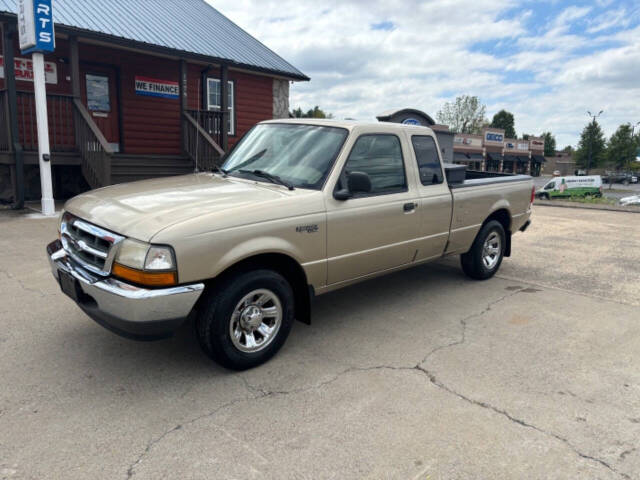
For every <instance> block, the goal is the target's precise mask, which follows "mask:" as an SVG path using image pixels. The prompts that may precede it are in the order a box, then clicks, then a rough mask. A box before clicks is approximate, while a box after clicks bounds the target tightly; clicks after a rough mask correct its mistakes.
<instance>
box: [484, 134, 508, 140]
mask: <svg viewBox="0 0 640 480" xmlns="http://www.w3.org/2000/svg"><path fill="white" fill-rule="evenodd" d="M484 139H485V141H487V142H502V141H504V135H503V134H501V133H492V132H487V133H486V134H485V137H484Z"/></svg>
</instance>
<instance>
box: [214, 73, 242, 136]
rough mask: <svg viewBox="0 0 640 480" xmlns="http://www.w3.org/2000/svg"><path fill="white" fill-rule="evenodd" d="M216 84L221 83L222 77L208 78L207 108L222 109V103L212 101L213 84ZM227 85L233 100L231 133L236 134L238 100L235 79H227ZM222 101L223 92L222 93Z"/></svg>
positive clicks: (230, 114)
mask: <svg viewBox="0 0 640 480" xmlns="http://www.w3.org/2000/svg"><path fill="white" fill-rule="evenodd" d="M212 83H213V84H216V85H220V79H219V78H207V110H220V105H214V104H211V103H210V100H211V95H210V92H211V84H212ZM227 85H228V89H229V93H230V94H231V101H230V102H229V132H228V133H229V135H235V133H236V121H235V120H236V118H235V116H236V115H235V113H236V112H235V108H234V104H235V100H236V94H235V89H234V87H233V80H228V81H227ZM216 88H219V87H216ZM220 101H222V92H221V93H220Z"/></svg>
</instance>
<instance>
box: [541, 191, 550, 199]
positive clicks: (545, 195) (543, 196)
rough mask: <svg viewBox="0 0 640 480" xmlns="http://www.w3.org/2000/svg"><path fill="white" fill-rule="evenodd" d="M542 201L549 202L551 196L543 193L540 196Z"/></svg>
mask: <svg viewBox="0 0 640 480" xmlns="http://www.w3.org/2000/svg"><path fill="white" fill-rule="evenodd" d="M540 199H541V200H549V194H548V193H541V194H540Z"/></svg>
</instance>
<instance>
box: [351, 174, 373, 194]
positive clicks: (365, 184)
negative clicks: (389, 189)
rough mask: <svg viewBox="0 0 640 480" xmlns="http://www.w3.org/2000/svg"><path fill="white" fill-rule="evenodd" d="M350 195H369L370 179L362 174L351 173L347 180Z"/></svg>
mask: <svg viewBox="0 0 640 480" xmlns="http://www.w3.org/2000/svg"><path fill="white" fill-rule="evenodd" d="M347 184H348V185H349V191H350V192H351V193H358V192H362V193H369V192H370V191H371V179H370V178H369V175H367V174H366V173H364V172H351V173H349V177H348V179H347Z"/></svg>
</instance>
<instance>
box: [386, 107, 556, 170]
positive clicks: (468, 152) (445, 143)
mask: <svg viewBox="0 0 640 480" xmlns="http://www.w3.org/2000/svg"><path fill="white" fill-rule="evenodd" d="M376 118H377V119H378V120H379V121H381V122H394V123H403V124H406V125H424V126H427V127H430V128H431V129H432V130H433V131H434V132H435V134H436V137H437V138H438V145H439V146H440V151H441V153H442V158H443V160H444V161H445V162H446V163H459V164H463V165H467V167H468V170H476V171H481V172H500V173H526V174H528V175H532V176H534V177H537V176H539V175H540V172H541V170H542V164H543V163H544V162H545V159H544V139H542V138H536V137H529V139H528V140H518V139H517V138H505V136H504V130H502V129H499V128H485V129H484V130H482V135H471V134H466V133H454V132H452V131H450V130H449V127H448V126H447V125H439V124H437V123H436V122H435V121H434V120H433V118H431V116H429V115H428V114H426V113H424V112H422V111H420V110H416V109H414V108H403V109H400V110H389V111H387V112H384V113H382V114H380V115H378V116H377V117H376Z"/></svg>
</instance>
